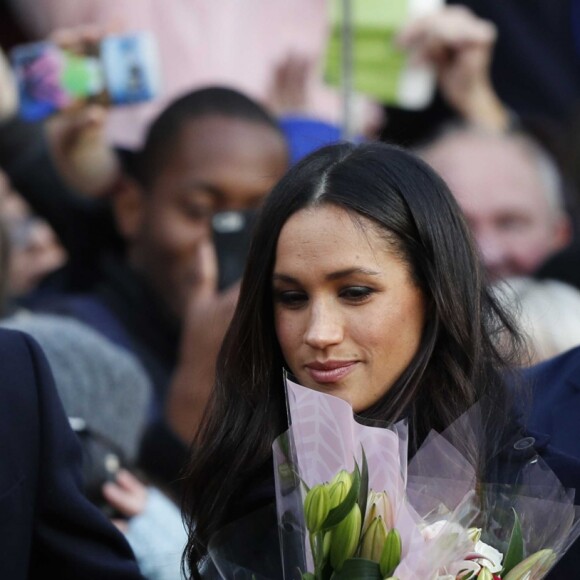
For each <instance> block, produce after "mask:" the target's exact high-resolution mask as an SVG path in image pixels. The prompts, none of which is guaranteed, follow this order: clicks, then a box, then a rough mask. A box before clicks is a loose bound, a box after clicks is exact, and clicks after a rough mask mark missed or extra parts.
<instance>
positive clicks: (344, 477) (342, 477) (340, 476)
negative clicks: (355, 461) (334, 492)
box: [330, 469, 352, 493]
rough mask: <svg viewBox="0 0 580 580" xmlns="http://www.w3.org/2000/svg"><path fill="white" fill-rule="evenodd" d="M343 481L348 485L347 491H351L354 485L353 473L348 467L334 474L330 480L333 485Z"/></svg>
mask: <svg viewBox="0 0 580 580" xmlns="http://www.w3.org/2000/svg"><path fill="white" fill-rule="evenodd" d="M341 481H342V483H344V485H346V492H347V493H348V492H349V491H350V488H351V487H352V475H351V474H350V473H349V472H348V471H347V470H346V469H341V470H340V471H339V472H338V473H337V474H336V475H335V476H334V478H333V479H332V481H331V482H330V486H331V487H332V486H333V485H335V484H337V483H339V482H341Z"/></svg>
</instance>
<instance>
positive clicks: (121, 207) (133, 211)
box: [112, 175, 145, 242]
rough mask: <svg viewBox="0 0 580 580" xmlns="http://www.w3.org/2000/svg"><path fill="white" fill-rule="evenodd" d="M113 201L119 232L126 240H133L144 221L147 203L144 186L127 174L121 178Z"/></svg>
mask: <svg viewBox="0 0 580 580" xmlns="http://www.w3.org/2000/svg"><path fill="white" fill-rule="evenodd" d="M112 202H113V213H114V215H115V222H116V224H117V228H118V230H119V233H120V234H121V236H122V237H123V239H124V240H125V241H127V242H131V241H133V240H134V239H135V238H136V237H137V235H138V233H139V230H140V229H141V224H142V221H143V214H144V204H145V192H144V191H143V188H142V187H141V186H140V185H139V184H138V183H137V182H136V181H135V180H134V179H133V178H131V177H129V176H127V175H125V176H123V177H122V178H121V180H120V183H119V186H118V189H117V190H116V191H115V195H114V196H113V200H112Z"/></svg>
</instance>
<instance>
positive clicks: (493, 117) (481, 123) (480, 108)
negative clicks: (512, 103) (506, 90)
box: [458, 85, 510, 132]
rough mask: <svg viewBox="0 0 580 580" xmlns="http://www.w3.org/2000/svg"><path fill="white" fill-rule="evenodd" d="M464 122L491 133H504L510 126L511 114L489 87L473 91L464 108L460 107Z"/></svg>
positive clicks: (484, 86) (459, 110) (481, 87)
mask: <svg viewBox="0 0 580 580" xmlns="http://www.w3.org/2000/svg"><path fill="white" fill-rule="evenodd" d="M458 112H459V114H460V115H461V116H462V117H463V119H464V121H465V122H467V123H469V124H471V125H475V126H477V127H480V128H482V129H486V130H489V131H496V132H504V131H507V130H508V129H509V126H510V114H509V111H508V109H507V107H506V106H505V105H504V104H503V103H502V101H501V100H500V99H499V97H498V96H497V94H496V93H495V91H494V90H493V89H492V87H491V86H489V85H482V86H479V87H477V88H476V89H474V90H473V91H471V94H470V96H469V98H468V99H466V101H465V103H464V104H463V106H462V107H458Z"/></svg>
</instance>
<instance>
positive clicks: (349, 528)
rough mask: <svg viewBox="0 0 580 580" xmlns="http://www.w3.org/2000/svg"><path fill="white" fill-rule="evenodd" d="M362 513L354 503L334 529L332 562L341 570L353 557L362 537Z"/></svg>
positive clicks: (332, 564) (331, 541)
mask: <svg viewBox="0 0 580 580" xmlns="http://www.w3.org/2000/svg"><path fill="white" fill-rule="evenodd" d="M361 519H362V518H361V514H360V508H359V507H358V504H354V506H353V507H352V509H351V510H350V512H349V513H348V515H347V516H346V517H345V518H344V519H343V520H342V521H341V522H340V523H339V524H338V525H337V526H336V527H335V528H333V530H332V537H331V540H330V564H331V566H332V567H333V568H334V569H335V570H336V571H339V570H340V569H341V568H342V565H343V564H344V562H345V561H346V560H348V559H349V558H352V556H353V555H354V553H355V551H356V548H357V546H358V541H359V538H360V528H361Z"/></svg>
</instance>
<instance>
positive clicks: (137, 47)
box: [10, 32, 161, 121]
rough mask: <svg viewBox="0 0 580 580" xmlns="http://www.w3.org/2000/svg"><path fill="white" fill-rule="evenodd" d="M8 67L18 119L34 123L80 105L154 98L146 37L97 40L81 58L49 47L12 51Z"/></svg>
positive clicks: (152, 60) (153, 61) (152, 58)
mask: <svg viewBox="0 0 580 580" xmlns="http://www.w3.org/2000/svg"><path fill="white" fill-rule="evenodd" d="M10 62H11V66H12V68H13V71H14V75H15V78H16V84H17V87H18V93H19V114H20V116H21V117H22V118H23V119H25V120H28V121H39V120H42V119H44V118H46V117H48V116H49V115H52V114H54V113H56V112H58V111H61V110H63V109H66V108H68V107H72V106H74V105H75V104H78V103H82V102H85V101H93V102H100V103H103V104H110V105H124V104H130V103H139V102H144V101H149V100H151V99H154V98H155V97H156V96H158V94H159V92H160V87H161V82H160V67H159V58H158V52H157V46H156V43H155V41H154V37H153V36H152V35H151V34H149V33H147V32H136V33H132V34H126V35H113V36H107V37H105V38H103V40H102V41H101V42H100V43H99V44H98V45H95V46H94V47H91V48H88V49H87V50H86V52H85V53H83V54H77V53H74V52H71V51H67V50H63V49H61V48H59V47H58V46H56V45H55V44H53V43H50V42H34V43H30V44H22V45H18V46H15V47H14V48H13V49H12V50H11V51H10Z"/></svg>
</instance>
